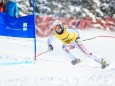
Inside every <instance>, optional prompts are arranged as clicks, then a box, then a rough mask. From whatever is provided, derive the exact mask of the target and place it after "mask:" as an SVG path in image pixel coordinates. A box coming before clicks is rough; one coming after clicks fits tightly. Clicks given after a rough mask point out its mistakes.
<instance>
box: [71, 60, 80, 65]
mask: <svg viewBox="0 0 115 86" xmlns="http://www.w3.org/2000/svg"><path fill="white" fill-rule="evenodd" d="M79 62H80V59H74V60H72V61H71V64H72V65H75V64H78V63H79Z"/></svg>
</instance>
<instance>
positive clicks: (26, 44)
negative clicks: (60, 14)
mask: <svg viewBox="0 0 115 86" xmlns="http://www.w3.org/2000/svg"><path fill="white" fill-rule="evenodd" d="M81 34H82V37H81V38H82V39H86V38H91V37H95V36H99V35H109V36H115V33H112V32H109V31H103V30H95V29H89V30H84V31H81ZM46 40H47V38H46V39H40V38H37V54H39V53H41V52H43V51H45V50H47V43H46ZM52 44H53V46H54V51H53V52H47V53H45V54H42V55H41V56H39V57H37V60H36V61H33V60H32V58H33V54H34V52H33V47H34V46H33V39H17V38H8V37H0V86H115V63H114V62H115V53H114V51H115V46H114V44H115V39H114V38H96V39H93V40H89V41H85V42H83V44H84V46H86V48H87V49H88V50H89V51H92V52H93V53H96V54H98V55H100V56H102V57H103V58H105V59H106V60H108V62H109V63H111V65H110V67H111V68H110V67H108V68H107V69H104V70H102V69H101V68H100V65H99V64H98V63H96V62H94V61H93V60H92V59H90V58H88V57H86V56H84V55H83V54H82V53H81V52H79V51H77V50H75V49H74V50H72V52H73V53H75V54H78V56H80V58H81V60H82V62H81V63H80V64H78V65H75V66H73V65H71V63H70V62H71V59H70V58H69V57H68V56H67V55H66V53H65V52H64V51H63V50H62V49H61V46H62V43H61V42H60V41H58V40H54V41H53V43H52ZM28 58H30V60H31V61H33V62H32V63H30V64H29V63H28V64H25V63H24V64H9V65H8V64H7V65H3V63H5V62H8V61H11V60H12V61H13V62H15V61H18V62H19V61H23V60H25V59H28Z"/></svg>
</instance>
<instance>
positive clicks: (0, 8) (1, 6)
mask: <svg viewBox="0 0 115 86" xmlns="http://www.w3.org/2000/svg"><path fill="white" fill-rule="evenodd" d="M4 7H5V5H4V1H3V0H0V12H3V11H4Z"/></svg>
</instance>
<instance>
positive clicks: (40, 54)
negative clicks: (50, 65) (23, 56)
mask: <svg viewBox="0 0 115 86" xmlns="http://www.w3.org/2000/svg"><path fill="white" fill-rule="evenodd" d="M48 51H49V50H46V51H44V52H41V53H39V54H38V55H36V57H38V56H40V55H42V54H44V53H47V52H48Z"/></svg>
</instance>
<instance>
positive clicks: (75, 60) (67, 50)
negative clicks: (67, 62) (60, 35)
mask: <svg viewBox="0 0 115 86" xmlns="http://www.w3.org/2000/svg"><path fill="white" fill-rule="evenodd" d="M62 49H63V50H64V51H65V52H66V53H67V54H68V55H69V57H70V58H71V59H72V61H71V63H72V64H73V65H75V64H76V63H79V62H80V59H79V58H78V57H76V56H74V55H73V54H72V53H71V52H70V51H69V49H68V48H67V45H63V46H62Z"/></svg>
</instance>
